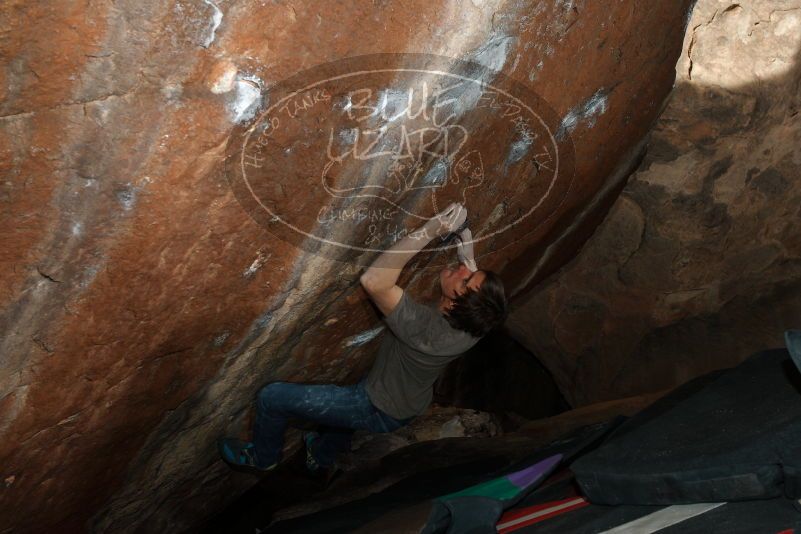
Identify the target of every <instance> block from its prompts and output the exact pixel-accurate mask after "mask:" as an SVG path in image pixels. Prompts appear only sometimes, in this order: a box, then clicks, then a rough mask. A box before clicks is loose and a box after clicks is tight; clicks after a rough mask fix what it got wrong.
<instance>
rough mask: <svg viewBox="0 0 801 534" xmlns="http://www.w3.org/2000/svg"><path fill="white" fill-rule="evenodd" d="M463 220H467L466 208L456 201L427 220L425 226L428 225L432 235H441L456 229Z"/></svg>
mask: <svg viewBox="0 0 801 534" xmlns="http://www.w3.org/2000/svg"><path fill="white" fill-rule="evenodd" d="M465 220H467V208H465V207H464V206H463V205H462V204H460V203H458V202H453V203H451V204H449V205H448V207H447V208H445V209H444V210H442V211H441V212H440V213H438V214H436V215H435V216H434V217H433V218H432V219H431V220H429V221H428V223H427V224H426V226H429V229H430V230H432V231H433V233H434V235H436V236H438V237H442V236H444V235H448V234H450V233H452V232H454V231H456V230H457V229H458V228H459V227H460V226H462V224H464V222H465Z"/></svg>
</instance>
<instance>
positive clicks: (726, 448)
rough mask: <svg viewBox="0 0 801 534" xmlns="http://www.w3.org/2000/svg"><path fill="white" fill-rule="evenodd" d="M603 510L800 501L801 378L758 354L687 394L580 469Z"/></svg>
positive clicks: (630, 425) (785, 358)
mask: <svg viewBox="0 0 801 534" xmlns="http://www.w3.org/2000/svg"><path fill="white" fill-rule="evenodd" d="M572 469H573V472H574V473H575V475H576V480H577V482H578V484H579V486H580V487H581V489H582V492H583V493H584V495H585V496H586V497H587V498H588V499H589V501H590V502H592V503H595V504H629V505H660V504H662V505H664V504H684V503H697V502H725V501H742V500H748V499H768V498H774V497H778V496H780V495H782V494H785V495H786V496H787V497H790V498H796V499H797V498H799V497H801V372H799V369H798V368H797V367H796V366H795V365H794V363H793V360H792V359H791V358H790V354H789V353H788V351H787V350H784V349H778V350H770V351H764V352H760V353H757V354H755V355H753V356H751V357H749V358H748V359H747V360H746V361H744V362H743V363H741V364H740V365H738V366H737V367H734V368H732V369H728V370H726V371H723V372H717V373H714V374H712V375H707V376H705V377H701V378H700V379H696V380H694V381H691V382H689V383H688V384H685V386H683V387H681V388H679V389H677V390H676V391H674V392H672V393H671V394H669V395H667V396H666V397H664V398H662V399H660V400H659V401H657V402H656V403H654V404H653V405H652V406H650V407H648V408H646V409H645V410H643V411H642V412H641V413H639V414H637V415H635V416H634V417H632V418H631V419H629V420H628V421H626V422H625V423H623V424H622V425H621V426H620V427H618V429H617V430H615V431H614V432H613V433H612V434H611V435H610V436H609V437H608V438H607V440H606V441H605V442H604V443H603V444H602V445H601V446H600V447H599V448H598V449H596V450H594V451H592V452H590V453H588V454H587V455H585V456H583V457H581V458H579V459H578V460H577V461H576V462H574V463H573V465H572Z"/></svg>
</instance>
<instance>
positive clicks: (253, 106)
mask: <svg viewBox="0 0 801 534" xmlns="http://www.w3.org/2000/svg"><path fill="white" fill-rule="evenodd" d="M261 87H262V84H261V80H259V79H258V78H255V77H251V76H248V77H240V79H238V80H237V81H236V83H235V85H234V89H235V94H234V101H233V103H232V104H231V115H232V120H233V121H234V122H236V123H241V122H245V121H248V120H250V119H252V118H253V117H255V116H256V112H257V111H258V110H259V108H260V107H261Z"/></svg>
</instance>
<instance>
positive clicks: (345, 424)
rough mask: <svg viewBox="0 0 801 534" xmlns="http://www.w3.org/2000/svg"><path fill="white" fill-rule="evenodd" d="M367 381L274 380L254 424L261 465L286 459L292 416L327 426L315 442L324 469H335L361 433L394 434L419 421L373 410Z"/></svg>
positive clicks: (261, 397)
mask: <svg viewBox="0 0 801 534" xmlns="http://www.w3.org/2000/svg"><path fill="white" fill-rule="evenodd" d="M364 382H365V381H364V380H362V381H361V382H359V383H358V384H354V385H352V386H336V385H333V384H323V385H305V384H292V383H289V382H274V383H272V384H267V385H266V386H264V387H263V388H261V390H259V393H258V396H257V400H256V421H255V424H254V425H253V443H254V444H255V445H256V458H257V460H258V463H259V464H260V465H265V466H266V465H270V464H272V463H274V462H278V461H280V460H281V451H282V450H283V446H284V431H285V430H286V427H287V422H288V420H289V419H290V418H301V419H307V420H310V421H314V422H316V423H319V424H320V425H321V427H320V429H319V430H318V432H319V433H320V438H319V439H318V440H316V441H315V442H314V459H315V460H317V463H318V464H319V465H320V466H322V467H328V466H330V465H332V464H333V463H334V459H335V458H336V456H337V454H339V453H340V452H344V451H347V450H349V449H350V442H351V437H352V435H353V432H354V431H355V430H367V431H369V432H376V433H382V432H392V431H393V430H397V429H398V428H401V427H402V426H404V425H406V424H408V423H409V422H410V421H411V420H412V419H414V417H410V418H408V419H403V420H397V419H395V418H394V417H391V416H389V415H387V414H386V413H384V412H382V411H381V410H379V409H378V408H376V407H375V406H373V403H372V402H370V398H369V397H368V396H367V391H366V390H365V388H364Z"/></svg>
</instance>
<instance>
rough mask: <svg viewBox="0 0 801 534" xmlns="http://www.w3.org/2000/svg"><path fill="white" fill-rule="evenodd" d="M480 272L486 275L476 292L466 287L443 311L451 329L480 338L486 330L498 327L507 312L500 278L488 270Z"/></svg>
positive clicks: (506, 303) (507, 308)
mask: <svg viewBox="0 0 801 534" xmlns="http://www.w3.org/2000/svg"><path fill="white" fill-rule="evenodd" d="M483 272H484V274H485V275H486V277H485V278H484V281H483V282H481V285H480V286H479V288H478V291H476V290H475V289H473V288H471V287H469V286H468V287H467V290H466V291H465V292H464V293H462V294H461V295H457V297H456V298H455V299H453V307H452V308H451V309H450V310H448V311H447V312H445V319H447V321H448V323H450V325H451V326H452V327H453V328H456V329H458V330H463V331H465V332H467V333H469V334H471V335H473V336H475V337H484V336H485V335H486V334H487V333H488V332H489V331H490V330H493V329H494V328H498V327H500V326H501V325H502V324H503V323H504V321H505V320H506V317H507V315H509V307H508V306H509V305H508V302H507V301H506V294H505V292H504V289H503V282H502V281H501V277H500V276H498V275H497V274H495V273H494V272H492V271H483Z"/></svg>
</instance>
